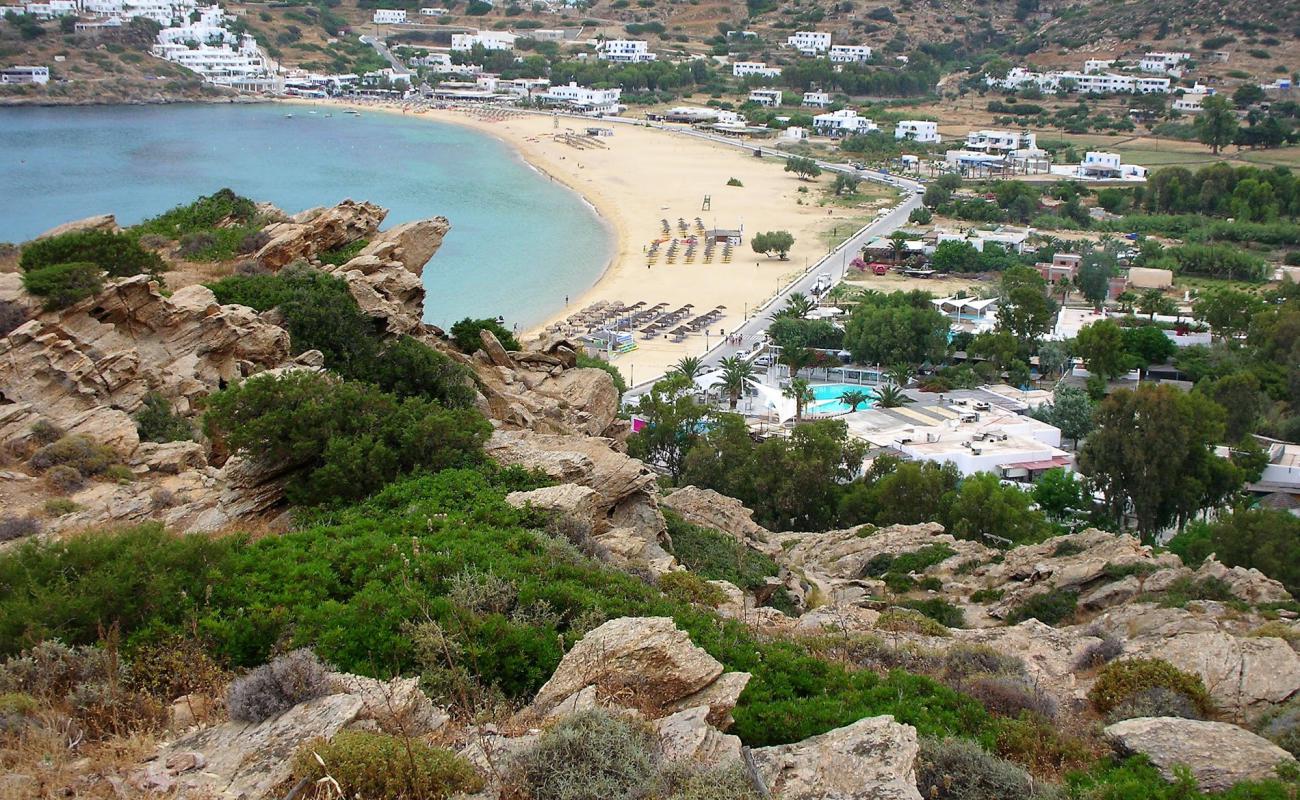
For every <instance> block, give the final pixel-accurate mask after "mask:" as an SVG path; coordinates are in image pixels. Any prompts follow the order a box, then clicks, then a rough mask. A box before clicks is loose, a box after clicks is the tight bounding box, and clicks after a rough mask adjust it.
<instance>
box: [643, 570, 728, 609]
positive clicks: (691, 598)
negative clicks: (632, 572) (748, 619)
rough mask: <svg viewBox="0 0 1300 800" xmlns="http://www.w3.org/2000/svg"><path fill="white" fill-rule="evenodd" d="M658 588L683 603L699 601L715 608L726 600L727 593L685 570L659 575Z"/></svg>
mask: <svg viewBox="0 0 1300 800" xmlns="http://www.w3.org/2000/svg"><path fill="white" fill-rule="evenodd" d="M659 590H660V591H662V592H663V593H664V594H666V595H668V596H669V597H672V598H675V599H677V600H681V601H682V602H684V603H699V604H700V605H705V606H709V607H710V608H717V607H718V606H720V605H722V604H723V603H725V602H726V601H727V593H726V592H724V591H723V590H722V587H720V586H714V585H713V584H711V583H709V582H708V581H706V580H704V579H703V578H701V577H700V576H698V575H692V574H691V573H689V572H687V571H685V570H678V571H676V572H668V573H665V574H663V575H661V576H659Z"/></svg>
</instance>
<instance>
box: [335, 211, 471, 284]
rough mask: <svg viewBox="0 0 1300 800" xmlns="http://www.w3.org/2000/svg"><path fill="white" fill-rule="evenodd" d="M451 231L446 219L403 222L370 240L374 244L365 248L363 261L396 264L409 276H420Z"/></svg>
mask: <svg viewBox="0 0 1300 800" xmlns="http://www.w3.org/2000/svg"><path fill="white" fill-rule="evenodd" d="M449 230H451V223H450V222H448V221H447V218H446V217H433V218H431V219H420V220H416V221H414V222H403V223H402V224H401V225H396V226H394V227H392V228H389V229H388V230H386V231H384V232H382V233H379V234H376V235H373V236H371V237H370V243H369V244H367V245H366V246H365V247H363V248H361V252H360V253H358V254H357V255H358V257H359V258H375V259H378V260H379V261H395V262H397V263H398V264H401V265H402V267H403V268H405V269H406V270H407V271H408V272H413V273H415V274H416V275H419V274H420V272H421V271H422V270H423V269H424V265H425V264H427V263H429V259H431V258H433V256H434V254H435V253H437V252H438V248H440V247H442V239H443V237H444V236H446V235H447V231H449Z"/></svg>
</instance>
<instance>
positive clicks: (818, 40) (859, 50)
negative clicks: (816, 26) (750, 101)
mask: <svg viewBox="0 0 1300 800" xmlns="http://www.w3.org/2000/svg"><path fill="white" fill-rule="evenodd" d="M785 46H786V47H788V48H790V49H791V50H794V51H796V52H797V53H799V55H801V56H807V57H810V58H828V59H830V61H831V62H832V63H834V64H840V65H843V64H865V63H867V62H868V61H870V60H871V54H872V50H871V47H870V46H868V45H865V44H833V43H832V42H831V35H830V34H829V33H826V32H824V31H796V32H794V33H792V34H790V36H789V37H787V38H786V40H785ZM731 74H732V75H733V76H734V77H737V78H746V77H751V76H754V77H759V78H778V77H780V76H781V68H780V67H769V66H768V65H767V64H766V63H765V62H762V61H734V62H732V64H731Z"/></svg>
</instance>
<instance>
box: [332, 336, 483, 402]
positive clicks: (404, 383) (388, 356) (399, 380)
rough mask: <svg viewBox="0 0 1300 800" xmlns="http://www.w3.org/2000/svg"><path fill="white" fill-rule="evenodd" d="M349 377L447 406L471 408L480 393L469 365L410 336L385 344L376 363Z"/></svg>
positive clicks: (404, 395) (399, 394)
mask: <svg viewBox="0 0 1300 800" xmlns="http://www.w3.org/2000/svg"><path fill="white" fill-rule="evenodd" d="M349 377H353V378H356V379H358V380H364V381H366V382H368V383H373V384H375V385H376V386H378V387H379V388H380V389H382V390H383V391H385V392H388V393H389V394H392V395H396V396H397V397H403V398H404V397H422V398H424V399H425V400H433V401H436V402H437V403H439V404H441V405H442V406H444V407H446V408H469V407H471V406H473V405H474V398H475V396H476V394H477V391H476V389H475V388H474V373H473V372H472V371H471V370H470V369H469V367H466V366H464V365H463V364H458V363H456V362H455V361H453V360H452V359H451V358H450V357H449V356H447V355H444V354H443V353H439V352H438V351H437V350H434V349H433V348H432V347H429V346H428V345H426V344H422V343H420V342H418V341H416V340H415V339H412V338H411V337H409V336H402V337H400V338H398V339H396V340H394V341H392V342H389V343H388V344H386V345H384V346H383V347H382V348H381V349H380V350H379V353H378V355H376V356H375V359H374V361H373V363H371V364H370V365H369V366H368V367H367V368H366V369H364V370H363V371H362V372H361V373H360V374H355V375H352V376H349Z"/></svg>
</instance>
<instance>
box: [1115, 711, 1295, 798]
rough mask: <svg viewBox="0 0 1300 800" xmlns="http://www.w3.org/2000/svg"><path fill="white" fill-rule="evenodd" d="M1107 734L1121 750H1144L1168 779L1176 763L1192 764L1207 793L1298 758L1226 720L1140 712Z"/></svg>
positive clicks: (1265, 773) (1270, 771)
mask: <svg viewBox="0 0 1300 800" xmlns="http://www.w3.org/2000/svg"><path fill="white" fill-rule="evenodd" d="M1105 733H1106V738H1107V739H1108V740H1109V741H1110V743H1111V745H1112V746H1113V747H1114V748H1115V749H1116V750H1117V751H1119V752H1120V753H1121V754H1130V753H1141V754H1142V755H1145V756H1146V757H1147V758H1149V759H1150V760H1151V763H1152V765H1154V766H1155V767H1156V768H1157V769H1159V770H1160V773H1161V774H1162V775H1164V776H1165V778H1167V779H1169V780H1173V779H1174V777H1175V773H1174V767H1177V766H1184V767H1187V768H1188V769H1189V770H1191V773H1192V777H1194V778H1195V779H1196V782H1197V784H1199V785H1200V787H1201V788H1202V789H1204V790H1205V791H1207V792H1218V791H1223V790H1225V789H1228V788H1229V787H1231V786H1232V785H1233V784H1236V783H1240V782H1241V781H1247V780H1261V779H1264V778H1271V777H1275V775H1276V769H1277V767H1278V765H1280V764H1284V763H1294V761H1295V758H1294V757H1293V756H1292V755H1291V754H1290V753H1288V752H1287V751H1285V750H1283V749H1282V748H1280V747H1278V746H1277V745H1275V744H1273V743H1272V742H1270V741H1268V740H1267V739H1264V738H1262V737H1260V736H1256V735H1255V734H1253V733H1251V732H1250V731H1248V730H1246V729H1244V728H1239V727H1237V726H1236V725H1229V724H1228V723H1226V722H1205V721H1202V720H1194V719H1182V718H1180V717H1139V718H1137V719H1126V720H1124V721H1123V722H1117V723H1115V724H1114V725H1110V726H1108V727H1107V728H1106V731H1105Z"/></svg>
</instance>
